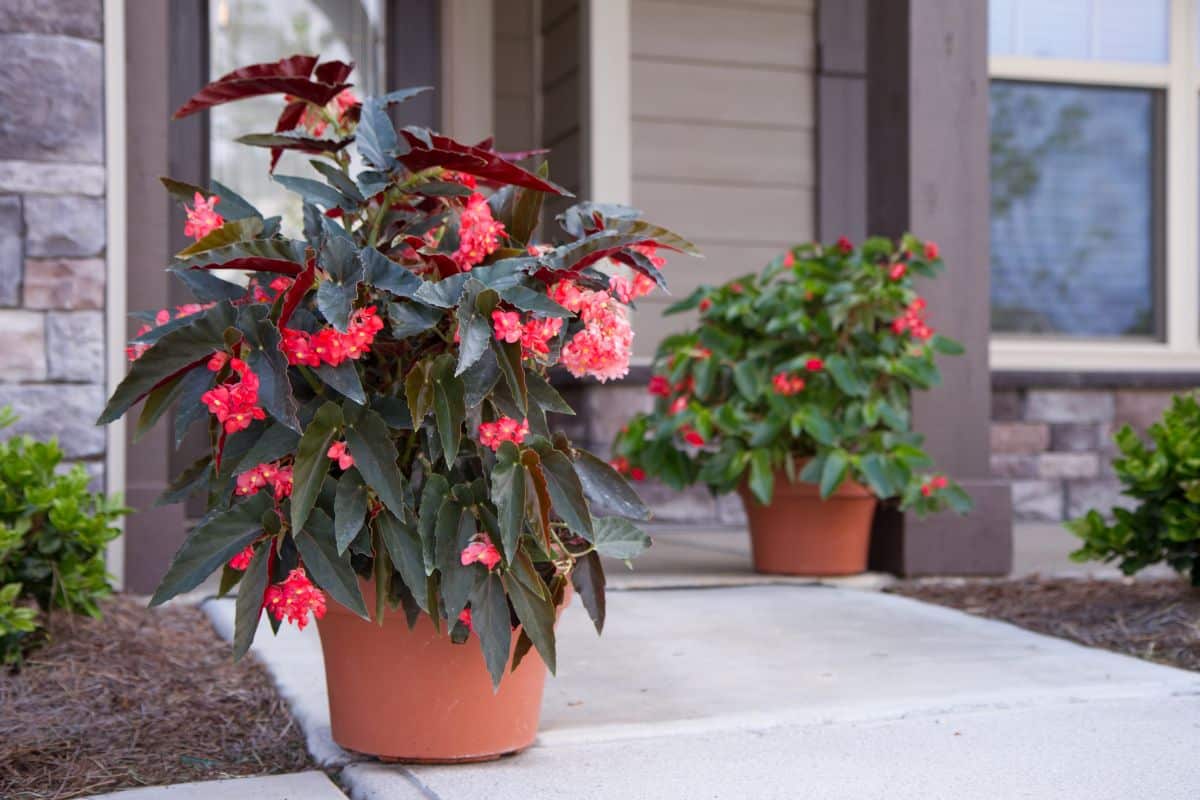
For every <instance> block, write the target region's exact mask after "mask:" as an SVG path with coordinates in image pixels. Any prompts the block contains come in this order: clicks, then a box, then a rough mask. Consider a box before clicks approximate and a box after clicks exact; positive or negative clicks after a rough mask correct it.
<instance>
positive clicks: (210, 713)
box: [0, 597, 313, 800]
mask: <svg viewBox="0 0 1200 800" xmlns="http://www.w3.org/2000/svg"><path fill="white" fill-rule="evenodd" d="M50 633H51V640H50V643H49V644H48V645H47V646H46V647H44V648H42V649H40V650H37V651H35V652H34V653H33V654H31V655H30V657H29V658H28V659H27V660H26V662H25V665H24V667H23V668H22V669H21V671H20V672H18V673H15V674H13V673H7V672H0V798H6V800H35V799H36V800H48V799H50V798H53V800H66V798H71V797H79V796H81V795H88V794H96V793H100V792H111V791H115V790H117V789H125V788H132V787H136V786H153V785H159V784H166V783H182V782H185V781H198V780H214V779H217V778H224V777H231V776H242V775H270V774H276V773H284V772H297V771H300V770H304V769H312V767H313V764H312V761H311V760H310V759H309V756H308V751H307V750H306V748H305V744H304V736H303V733H302V732H301V730H300V727H299V725H297V723H296V722H295V720H293V719H292V716H291V714H290V713H289V712H288V709H287V706H286V705H285V704H284V702H283V701H282V700H281V699H280V697H279V695H278V694H277V693H276V691H275V688H274V686H273V685H272V683H271V679H270V677H269V676H268V675H267V673H266V671H265V670H264V669H263V668H262V666H260V665H259V664H257V663H255V662H254V661H253V659H250V658H246V659H244V660H243V661H242V662H241V663H238V664H234V663H233V660H232V656H231V653H230V646H229V643H228V642H225V641H223V640H222V639H221V638H220V637H218V636H217V634H216V633H214V632H213V630H212V627H211V626H210V625H209V623H208V620H207V618H206V617H205V616H204V614H203V613H202V612H201V611H200V609H198V608H196V607H193V606H183V605H180V606H169V607H166V608H158V609H154V610H150V609H147V608H146V607H145V601H144V600H140V599H138V600H135V599H132V598H129V597H115V598H113V599H111V600H110V601H108V602H106V603H105V605H104V618H103V619H100V620H92V619H88V618H81V617H71V616H68V615H63V614H57V615H55V619H53V620H52V623H51V631H50Z"/></svg>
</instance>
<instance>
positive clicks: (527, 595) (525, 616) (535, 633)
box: [503, 575, 558, 675]
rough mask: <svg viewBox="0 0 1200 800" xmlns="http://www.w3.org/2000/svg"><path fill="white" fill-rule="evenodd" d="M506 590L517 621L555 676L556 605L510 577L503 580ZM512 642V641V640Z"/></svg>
mask: <svg viewBox="0 0 1200 800" xmlns="http://www.w3.org/2000/svg"><path fill="white" fill-rule="evenodd" d="M503 585H504V588H505V589H507V590H508V599H509V600H510V601H511V602H512V607H513V610H514V611H516V612H517V619H518V620H520V621H521V626H522V628H524V631H525V635H526V636H528V637H529V638H530V640H531V641H532V642H533V646H534V647H536V648H537V651H538V653H539V654H540V655H541V657H542V661H544V662H546V667H547V668H548V669H549V670H550V674H551V675H553V674H554V672H555V669H557V666H558V665H557V663H556V662H557V659H556V657H555V652H554V621H555V613H554V603H553V602H552V601H551V600H550V598H548V597H543V596H541V595H539V594H538V593H537V592H534V591H533V590H532V589H530V588H529V587H528V586H526V585H525V583H524V582H522V581H520V580H517V579H516V578H515V577H514V576H511V575H510V576H509V577H507V578H506V579H505V580H503ZM510 641H511V640H510Z"/></svg>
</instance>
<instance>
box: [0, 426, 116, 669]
mask: <svg viewBox="0 0 1200 800" xmlns="http://www.w3.org/2000/svg"><path fill="white" fill-rule="evenodd" d="M14 419H15V418H14V417H13V415H12V413H11V411H9V410H8V409H0V428H3V427H7V426H8V425H11V424H12V423H13V421H14ZM61 461H62V451H61V450H60V449H59V447H58V443H57V442H56V441H53V440H51V441H50V442H37V441H34V440H33V439H32V438H31V437H29V436H14V437H12V438H10V439H8V440H7V441H5V442H3V443H0V661H2V662H3V663H5V664H13V663H16V662H18V661H20V659H21V656H22V654H23V653H24V652H25V651H27V650H28V649H29V647H30V646H32V645H33V644H34V643H35V642H36V641H37V640H38V638H39V636H38V634H39V629H40V617H41V615H43V614H46V613H49V612H50V611H53V610H55V609H61V610H64V611H69V612H73V613H77V614H88V615H90V616H93V617H94V616H98V615H99V613H100V609H99V606H98V605H97V601H98V600H99V599H100V598H102V597H104V596H105V595H108V594H109V593H111V592H112V587H111V586H110V585H109V582H108V574H107V572H106V571H105V568H104V548H105V545H107V544H108V543H109V542H110V541H112V540H113V538H115V537H116V536H117V535H118V534H119V533H120V530H119V529H118V528H117V527H115V526H114V524H113V523H114V522H115V521H116V520H117V519H118V518H119V517H120V516H121V515H122V514H124V513H126V509H125V508H123V507H122V506H121V504H120V503H118V502H116V501H115V500H112V499H109V498H107V497H105V496H104V495H102V494H97V493H93V492H89V491H88V475H87V472H86V471H85V470H84V468H83V467H82V466H79V465H76V466H75V467H73V468H72V469H70V470H69V471H67V472H64V473H61V474H57V473H56V472H55V468H56V467H57V466H58V464H59V462H61Z"/></svg>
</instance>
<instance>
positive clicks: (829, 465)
mask: <svg viewBox="0 0 1200 800" xmlns="http://www.w3.org/2000/svg"><path fill="white" fill-rule="evenodd" d="M849 466H850V462H849V461H847V460H846V454H845V453H844V452H843V451H841V450H831V451H830V452H829V454H828V455H827V456H825V466H823V467H822V468H821V499H822V500H824V499H825V498H827V497H829V496H830V495H831V494H833V493H834V491H836V490H837V488H838V486H840V485H841V483H842V479H843V478H845V477H846V470H847V469H848V468H849Z"/></svg>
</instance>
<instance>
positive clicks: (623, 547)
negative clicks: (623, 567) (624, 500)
mask: <svg viewBox="0 0 1200 800" xmlns="http://www.w3.org/2000/svg"><path fill="white" fill-rule="evenodd" d="M594 529H595V538H594V541H593V543H594V544H595V545H596V552H598V553H599V554H600V555H602V556H608V557H609V558H620V559H626V560H627V559H630V558H635V557H637V556H639V555H641V554H642V553H643V552H644V551H645V550H646V548H647V547H649V546H650V537H649V536H647V535H646V534H645V532H643V531H642V530H641V529H640V528H638V527H637V526H635V525H634V524H633V523H631V522H630V521H629V520H627V519H623V518H621V517H597V518H596V519H595V520H594Z"/></svg>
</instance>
